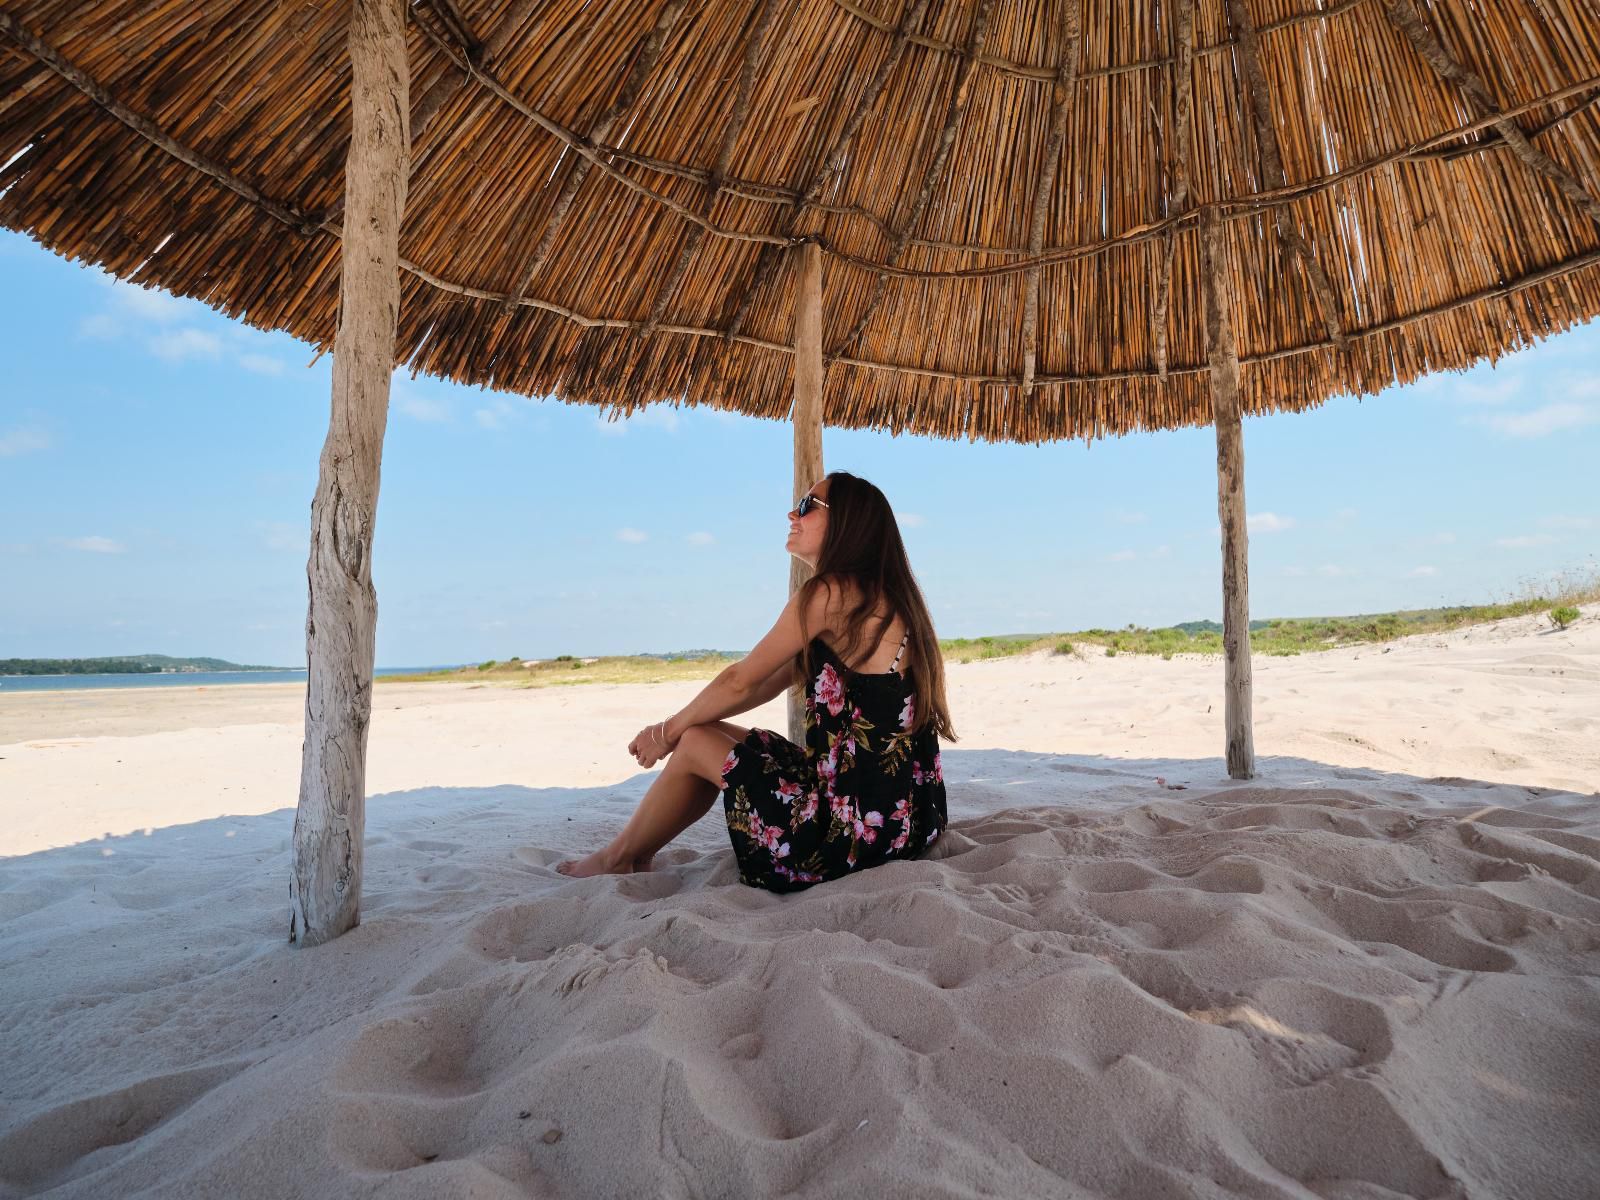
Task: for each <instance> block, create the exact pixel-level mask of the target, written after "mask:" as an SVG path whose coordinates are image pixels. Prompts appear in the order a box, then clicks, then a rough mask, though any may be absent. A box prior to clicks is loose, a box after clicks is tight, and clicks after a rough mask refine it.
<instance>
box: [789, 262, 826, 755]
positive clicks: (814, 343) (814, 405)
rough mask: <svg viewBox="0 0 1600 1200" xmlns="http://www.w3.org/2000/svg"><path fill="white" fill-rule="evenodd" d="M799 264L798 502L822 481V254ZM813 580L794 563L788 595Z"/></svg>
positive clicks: (801, 736)
mask: <svg viewBox="0 0 1600 1200" xmlns="http://www.w3.org/2000/svg"><path fill="white" fill-rule="evenodd" d="M790 253H791V254H792V255H798V257H799V261H798V262H797V263H796V264H795V265H796V266H797V267H798V270H796V271H795V310H794V499H795V501H796V502H798V501H799V498H800V497H801V496H803V495H804V494H805V492H806V489H808V488H809V487H810V486H811V485H812V484H814V483H816V482H817V480H819V479H821V478H822V248H821V247H820V246H818V245H817V244H816V243H815V242H807V243H805V244H804V245H803V246H801V247H800V248H799V249H798V250H794V251H790ZM810 578H811V568H810V567H808V566H807V565H806V564H805V563H803V562H801V561H800V560H799V559H798V558H791V559H790V560H789V594H790V595H791V596H792V595H794V594H795V592H797V591H799V590H800V588H801V586H802V585H803V584H804V583H805V581H806V580H808V579H810ZM789 740H790V741H792V742H794V743H796V744H797V745H801V746H803V745H805V744H806V729H805V698H804V697H803V696H802V695H801V694H800V693H799V691H798V690H796V689H794V688H790V689H789Z"/></svg>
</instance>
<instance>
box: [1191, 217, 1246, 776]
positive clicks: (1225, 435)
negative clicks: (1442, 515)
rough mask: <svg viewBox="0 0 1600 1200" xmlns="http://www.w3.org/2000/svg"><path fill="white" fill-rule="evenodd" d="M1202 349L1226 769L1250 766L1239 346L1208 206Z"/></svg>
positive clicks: (1235, 772) (1233, 772)
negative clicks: (1212, 463)
mask: <svg viewBox="0 0 1600 1200" xmlns="http://www.w3.org/2000/svg"><path fill="white" fill-rule="evenodd" d="M1202 238H1203V241H1202V262H1203V274H1204V277H1205V278H1204V287H1205V293H1206V299H1205V308H1206V356H1207V358H1208V359H1209V361H1210V364H1211V409H1212V421H1213V423H1214V424H1215V425H1216V429H1217V516H1218V517H1219V518H1220V521H1221V525H1222V651H1223V656H1224V659H1225V668H1224V670H1225V680H1226V682H1225V689H1226V704H1225V706H1224V709H1225V717H1224V720H1225V722H1226V728H1227V737H1228V749H1227V756H1228V774H1229V775H1230V776H1232V777H1233V778H1234V779H1252V778H1254V777H1255V773H1256V750H1255V735H1254V733H1253V732H1252V729H1251V690H1252V683H1251V678H1250V547H1249V539H1248V537H1247V534H1246V527H1245V505H1244V432H1243V429H1242V428H1241V423H1240V416H1241V414H1240V402H1239V352H1238V348H1237V346H1236V345H1235V343H1234V339H1233V324H1232V322H1231V321H1230V320H1229V318H1228V307H1227V282H1226V279H1225V277H1224V271H1225V269H1226V268H1225V266H1224V263H1223V257H1222V222H1221V221H1220V220H1219V219H1218V218H1217V213H1216V210H1215V209H1211V208H1208V209H1206V212H1205V217H1204V218H1203V225H1202Z"/></svg>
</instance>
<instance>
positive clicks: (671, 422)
mask: <svg viewBox="0 0 1600 1200" xmlns="http://www.w3.org/2000/svg"><path fill="white" fill-rule="evenodd" d="M628 423H629V424H630V425H639V426H643V427H646V428H650V429H659V430H661V431H662V432H664V433H677V432H678V424H679V417H678V410H677V409H676V408H674V407H672V406H671V405H669V404H652V405H650V406H649V407H647V408H641V409H640V410H639V411H638V412H636V413H634V414H633V416H631V417H629V418H628Z"/></svg>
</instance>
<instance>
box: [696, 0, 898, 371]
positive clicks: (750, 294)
mask: <svg viewBox="0 0 1600 1200" xmlns="http://www.w3.org/2000/svg"><path fill="white" fill-rule="evenodd" d="M927 7H928V0H912V4H911V6H910V7H909V8H907V9H906V11H905V15H904V16H903V17H901V18H900V23H899V24H898V25H897V26H896V27H895V34H894V40H893V41H892V42H890V43H889V49H888V52H887V53H886V54H884V56H883V58H882V59H881V60H880V61H879V63H878V66H877V68H876V69H875V70H874V71H873V72H872V75H871V76H870V77H869V78H868V80H867V86H866V89H865V90H864V91H863V92H862V93H861V98H860V99H859V100H857V101H856V106H855V108H854V109H852V110H851V112H850V116H849V118H848V119H847V120H846V121H845V123H844V128H843V129H841V130H840V131H839V134H838V136H837V137H835V138H834V141H833V146H832V147H831V148H830V149H829V151H828V153H827V154H826V155H825V156H824V157H823V160H822V165H821V166H819V167H818V168H817V170H816V171H815V172H814V173H813V174H812V176H811V179H810V180H809V181H808V182H807V184H806V186H805V188H804V189H803V190H802V191H801V193H800V195H799V197H798V198H797V199H796V200H795V201H794V202H793V204H792V206H791V208H790V211H789V215H788V218H787V219H786V220H785V221H784V223H783V235H784V237H785V238H792V237H793V235H794V232H795V230H796V228H797V227H798V225H799V222H800V219H801V217H803V216H804V215H805V212H806V209H807V208H808V207H810V205H811V204H812V202H813V201H815V200H816V198H817V197H818V196H820V195H821V194H822V189H823V188H824V187H826V186H827V185H828V183H829V181H831V180H832V179H833V177H834V176H835V175H837V174H838V173H839V172H840V171H841V170H842V169H843V168H844V162H845V156H846V155H847V154H849V152H850V143H851V142H852V141H854V140H855V136H856V134H857V133H859V132H860V131H861V126H862V125H864V124H865V123H866V120H867V117H868V115H869V114H871V112H872V110H873V108H875V107H876V106H877V103H878V98H879V97H880V96H882V95H883V89H884V88H885V87H887V86H888V84H889V77H890V76H891V75H893V74H894V69H895V68H896V67H897V66H899V65H900V59H901V57H902V56H903V55H904V54H905V51H906V39H907V38H908V37H909V36H910V34H911V30H912V29H913V28H915V27H916V25H917V23H918V22H919V21H921V20H922V14H923V13H924V12H925V11H926V10H927ZM780 261H781V260H780V257H779V255H778V254H776V253H775V252H773V251H772V250H768V249H765V248H763V249H762V251H761V253H760V254H759V255H758V256H757V257H756V267H755V273H754V275H753V277H752V278H751V280H750V284H749V286H748V287H746V288H745V290H744V294H743V296H742V297H741V298H740V300H739V302H738V304H737V305H736V306H735V307H734V310H733V315H732V316H731V317H729V319H728V325H727V332H726V333H725V334H724V336H725V337H726V338H728V339H729V340H732V339H733V338H735V337H738V336H739V332H740V330H742V329H743V328H744V323H745V319H746V318H747V317H749V315H750V307H751V305H753V304H754V303H755V300H756V296H757V295H758V294H759V293H760V291H761V289H762V287H763V286H764V285H765V284H766V282H767V280H768V279H770V278H771V276H772V273H773V271H775V270H777V267H778V263H779V262H780Z"/></svg>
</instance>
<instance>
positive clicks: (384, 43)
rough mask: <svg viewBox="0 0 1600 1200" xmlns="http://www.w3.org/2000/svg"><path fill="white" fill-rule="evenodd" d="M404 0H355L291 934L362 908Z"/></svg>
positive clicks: (310, 566)
mask: <svg viewBox="0 0 1600 1200" xmlns="http://www.w3.org/2000/svg"><path fill="white" fill-rule="evenodd" d="M405 29H406V26H405V13H404V8H403V4H402V0H353V10H352V15H351V22H350V63H351V69H352V71H351V82H350V93H351V95H350V110H351V131H350V152H349V156H348V158H347V159H346V162H345V195H346V208H347V210H348V212H349V214H350V220H349V230H348V236H347V237H346V238H345V240H344V243H343V260H342V263H341V274H340V283H339V296H340V304H339V329H338V334H337V335H336V337H335V339H334V351H333V399H332V412H331V414H330V417H329V422H328V437H327V441H326V442H325V443H324V445H323V448H322V463H321V469H320V472H319V476H318V480H317V491H316V496H315V497H314V499H313V500H312V503H311V552H310V557H309V560H308V561H307V564H306V577H307V582H308V585H309V591H310V604H309V612H308V614H307V617H306V658H307V668H308V669H307V680H306V719H305V742H304V745H303V746H302V751H301V768H300V798H299V804H298V806H297V808H296V810H295V819H294V839H293V850H292V858H291V867H290V878H289V904H290V913H289V940H290V941H296V940H298V941H299V942H301V943H302V944H303V945H316V944H318V943H319V942H325V941H328V940H330V939H332V938H335V937H338V936H339V935H340V934H341V933H344V932H345V931H346V930H348V929H351V928H353V927H354V926H356V925H358V924H359V923H360V921H361V864H362V838H363V836H364V830H365V825H366V762H367V724H368V721H369V720H370V718H371V714H372V649H373V635H374V631H375V628H376V625H377V617H378V602H377V596H376V594H375V593H374V591H373V587H372V531H373V525H374V522H375V520H376V517H377V507H378V478H379V466H380V462H381V460H382V457H383V434H384V427H385V425H386V423H387V420H388V413H389V377H390V374H391V372H392V371H393V369H394V333H395V324H396V321H397V319H398V316H399V312H400V272H399V255H400V222H401V218H402V216H403V215H404V212H405V204H406V189H407V175H408V171H407V158H408V156H409V152H410V144H411V139H410V131H409V128H408V126H409V122H410V78H409V67H408V64H407V60H406V36H405Z"/></svg>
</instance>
